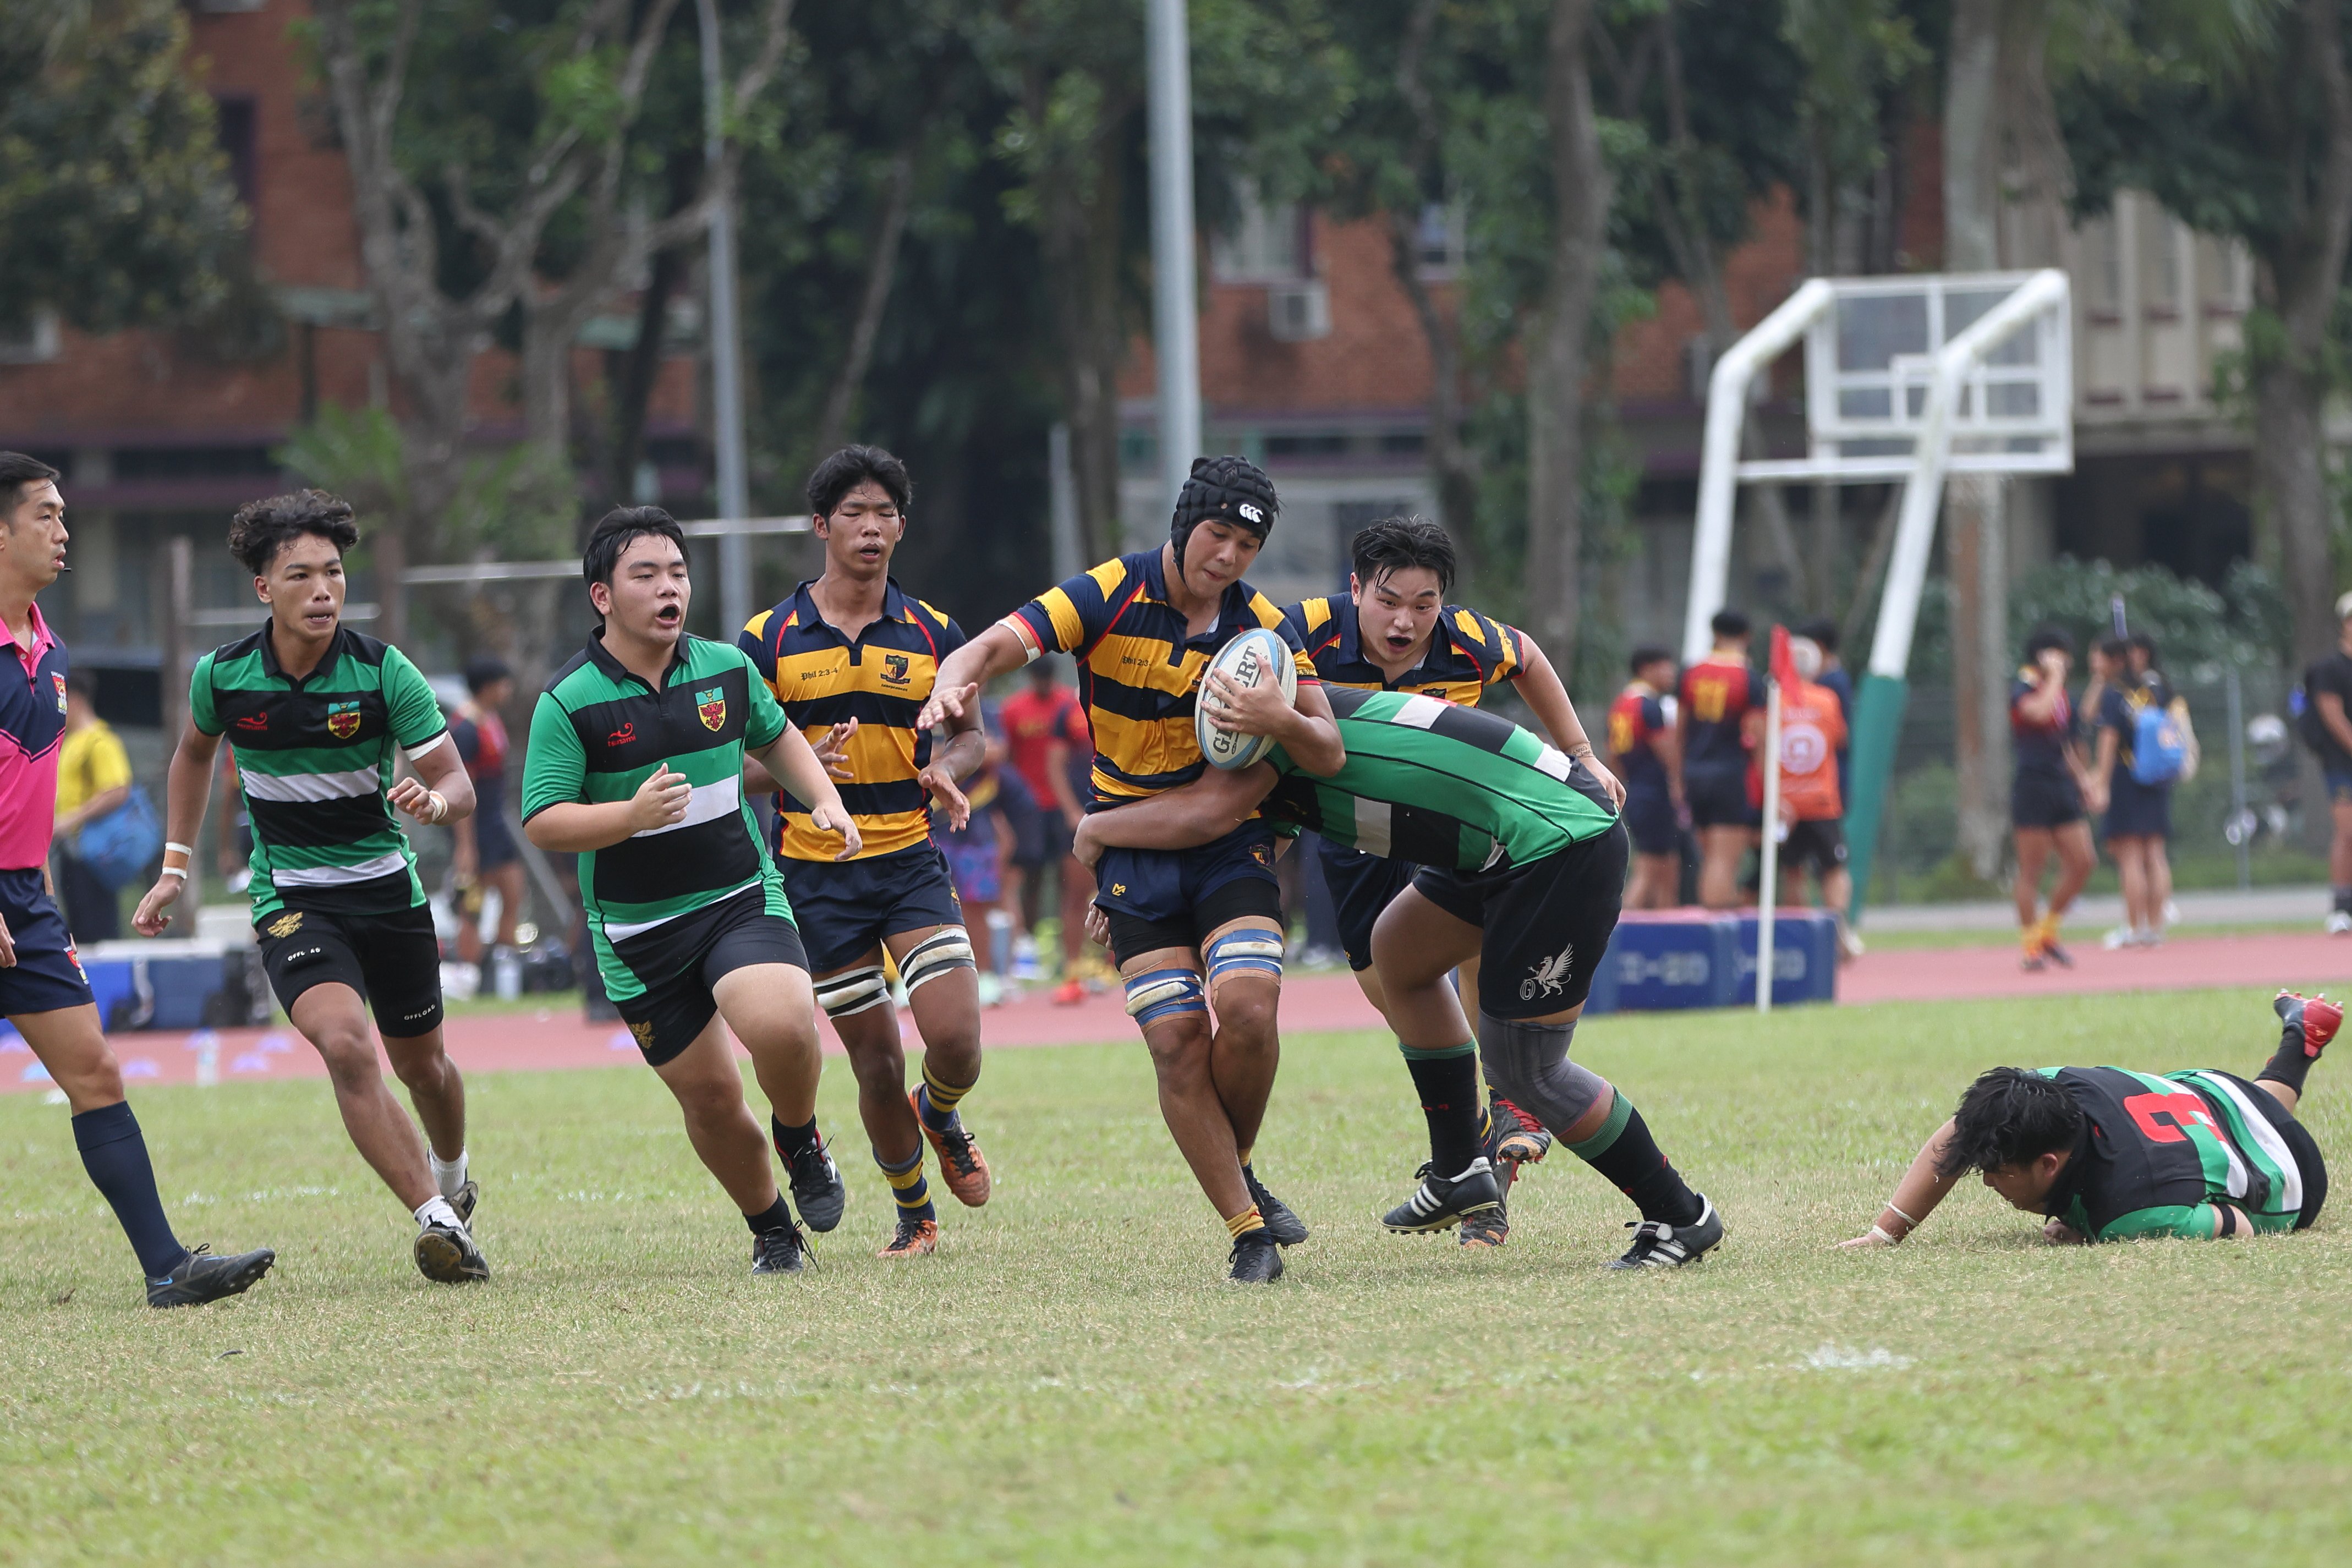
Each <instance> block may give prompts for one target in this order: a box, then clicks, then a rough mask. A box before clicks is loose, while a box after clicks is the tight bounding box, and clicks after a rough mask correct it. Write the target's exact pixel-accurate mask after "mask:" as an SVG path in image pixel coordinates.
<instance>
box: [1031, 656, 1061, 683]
mask: <svg viewBox="0 0 2352 1568" xmlns="http://www.w3.org/2000/svg"><path fill="white" fill-rule="evenodd" d="M1061 675H1062V661H1061V660H1060V659H1058V658H1055V657H1054V656H1053V655H1052V654H1050V653H1041V654H1039V655H1038V656H1037V657H1036V658H1034V659H1032V660H1031V661H1030V663H1029V679H1032V680H1038V679H1048V680H1058V679H1061Z"/></svg>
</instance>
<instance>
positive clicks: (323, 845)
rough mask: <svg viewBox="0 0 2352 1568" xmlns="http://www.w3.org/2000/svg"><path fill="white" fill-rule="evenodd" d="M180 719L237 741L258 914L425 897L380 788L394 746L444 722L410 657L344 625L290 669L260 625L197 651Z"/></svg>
mask: <svg viewBox="0 0 2352 1568" xmlns="http://www.w3.org/2000/svg"><path fill="white" fill-rule="evenodd" d="M188 717H189V718H190V719H191V720H193V721H194V723H195V726H196V728H197V729H199V730H201V731H204V732H205V734H207V735H226V736H227V737H228V740H229V743H230V744H231V745H232V746H234V747H235V748H236V775H237V785H238V788H239V789H240V790H242V791H243V793H244V795H245V805H246V811H247V814H248V816H249V817H250V819H251V821H252V824H253V859H252V867H253V886H252V889H251V895H252V899H253V918H254V921H255V922H256V923H257V924H258V923H259V922H260V921H264V920H267V919H268V917H269V916H271V915H272V914H275V913H277V912H278V910H287V909H293V910H318V911H320V912H321V913H327V914H353V915H362V914H391V913H393V912H394V911H397V910H407V909H414V908H415V907H416V906H417V905H419V904H421V903H423V902H424V901H425V887H424V884H423V883H422V882H420V881H418V880H417V878H416V856H415V852H414V851H412V850H411V849H410V848H409V847H408V837H407V836H406V835H405V834H404V833H402V832H401V830H400V824H399V823H398V822H397V821H395V820H394V816H393V813H392V804H391V802H389V801H387V800H386V799H385V798H384V792H385V791H386V790H388V789H390V788H391V787H392V753H393V748H394V747H395V746H397V747H400V748H401V749H403V750H404V751H406V752H408V753H409V754H410V755H411V756H414V755H415V754H416V753H418V752H424V751H427V750H429V749H431V748H432V747H433V746H435V745H436V744H438V743H439V742H441V741H442V740H443V739H445V738H446V736H447V734H448V732H449V726H448V724H447V722H446V721H444V720H443V718H442V717H441V704H440V703H439V702H438V701H437V700H436V699H435V698H434V695H433V689H432V688H431V687H430V686H428V685H426V684H425V677H424V676H423V675H422V674H421V673H419V671H418V670H417V668H416V666H415V665H414V664H411V663H410V662H409V660H408V656H407V655H406V654H404V653H403V652H401V651H400V650H399V649H398V648H396V647H389V646H387V645H386V644H383V643H380V642H378V641H376V640H375V639H374V638H373V637H362V636H360V634H359V633H357V632H355V631H352V629H351V628H350V627H348V626H345V627H342V628H340V629H338V630H337V631H336V633H335V640H334V642H333V643H332V644H331V645H330V646H329V647H328V649H327V656H326V657H325V658H322V659H320V661H319V666H318V668H316V669H313V670H312V671H311V672H310V674H309V675H307V676H304V677H303V678H302V679H299V680H297V679H293V678H292V677H291V676H289V675H288V674H287V673H286V672H285V670H284V669H282V668H280V667H279V666H278V649H277V647H276V646H275V645H274V644H273V643H272V642H271V640H270V636H269V627H268V626H263V627H262V628H261V629H260V630H259V631H257V632H256V633H254V634H253V635H252V636H251V637H247V638H245V639H244V640H243V641H242V642H233V643H230V644H229V645H228V646H227V647H217V648H215V649H214V650H213V651H212V652H210V653H208V654H205V656H204V657H203V658H199V659H198V660H196V668H195V674H194V677H193V678H191V679H190V680H189V682H188Z"/></svg>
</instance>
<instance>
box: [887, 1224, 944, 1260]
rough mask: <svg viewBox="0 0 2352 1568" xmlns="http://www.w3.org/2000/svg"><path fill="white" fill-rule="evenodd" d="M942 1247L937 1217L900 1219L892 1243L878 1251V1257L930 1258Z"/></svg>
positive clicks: (891, 1239)
mask: <svg viewBox="0 0 2352 1568" xmlns="http://www.w3.org/2000/svg"><path fill="white" fill-rule="evenodd" d="M939 1249H940V1222H939V1221H937V1220H935V1219H908V1218H907V1217H906V1216H904V1215H900V1216H899V1219H898V1233H897V1234H896V1235H894V1236H892V1237H890V1244H889V1245H888V1246H887V1247H884V1248H883V1249H882V1250H881V1251H879V1252H877V1253H876V1254H875V1255H874V1256H875V1257H877V1258H929V1256H930V1255H931V1254H932V1253H934V1252H937V1251H938V1250H939Z"/></svg>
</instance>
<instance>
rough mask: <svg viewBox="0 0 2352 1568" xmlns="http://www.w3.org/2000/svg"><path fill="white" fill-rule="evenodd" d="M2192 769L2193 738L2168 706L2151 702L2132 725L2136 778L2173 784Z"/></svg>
mask: <svg viewBox="0 0 2352 1568" xmlns="http://www.w3.org/2000/svg"><path fill="white" fill-rule="evenodd" d="M2188 765H2189V736H2188V734H2187V733H2186V732H2185V731H2182V729H2181V728H2180V721H2179V719H2177V718H2175V717H2174V716H2173V713H2172V709H2171V707H2170V706H2169V705H2168V704H2163V705H2159V704H2158V703H2155V702H2150V703H2149V704H2148V705H2147V707H2145V708H2143V709H2141V710H2139V713H2138V714H2137V717H2135V718H2134V719H2133V721H2132V770H2131V771H2132V777H2133V778H2134V779H2135V780H2137V782H2138V783H2140V784H2170V783H2171V782H2172V781H2173V780H2175V779H2177V778H2179V776H2180V773H2181V770H2182V769H2183V768H2186V767H2187V766H2188Z"/></svg>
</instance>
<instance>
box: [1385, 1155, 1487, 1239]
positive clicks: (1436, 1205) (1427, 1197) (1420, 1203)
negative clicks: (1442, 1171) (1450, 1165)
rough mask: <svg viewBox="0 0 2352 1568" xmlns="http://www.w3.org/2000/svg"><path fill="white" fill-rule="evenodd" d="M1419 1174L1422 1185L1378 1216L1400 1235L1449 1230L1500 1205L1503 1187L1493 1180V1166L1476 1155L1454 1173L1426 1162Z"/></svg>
mask: <svg viewBox="0 0 2352 1568" xmlns="http://www.w3.org/2000/svg"><path fill="white" fill-rule="evenodd" d="M1419 1174H1420V1176H1421V1178H1422V1182H1421V1185H1420V1187H1419V1188H1417V1189H1416V1190H1415V1191H1414V1193H1413V1194H1412V1196H1411V1197H1409V1198H1407V1199H1405V1201H1404V1202H1402V1203H1401V1204H1399V1205H1397V1206H1396V1207H1394V1208H1392V1209H1391V1210H1389V1212H1388V1213H1387V1214H1385V1215H1382V1216H1381V1224H1382V1225H1384V1226H1388V1227H1389V1229H1391V1230H1392V1231H1395V1232H1397V1233H1398V1234H1399V1235H1402V1236H1426V1235H1428V1234H1429V1233H1430V1232H1432V1231H1439V1230H1452V1229H1453V1228H1454V1226H1457V1225H1459V1224H1461V1223H1462V1221H1463V1220H1464V1219H1465V1218H1467V1217H1468V1216H1469V1215H1474V1214H1484V1213H1486V1211H1487V1210H1489V1209H1492V1208H1496V1207H1499V1206H1500V1205H1501V1204H1502V1201H1503V1190H1502V1188H1500V1187H1498V1186H1496V1184H1495V1168H1494V1167H1493V1166H1492V1165H1489V1164H1488V1163H1486V1155H1484V1154H1481V1155H1479V1156H1478V1157H1477V1158H1476V1159H1474V1160H1472V1161H1471V1162H1470V1163H1469V1164H1468V1165H1466V1166H1465V1167H1464V1168H1463V1170H1462V1172H1461V1173H1459V1174H1457V1175H1453V1176H1441V1175H1439V1174H1438V1173H1436V1172H1435V1171H1433V1170H1432V1169H1431V1168H1430V1167H1429V1166H1428V1165H1425V1164H1424V1165H1423V1166H1422V1168H1421V1170H1420V1172H1419Z"/></svg>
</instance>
